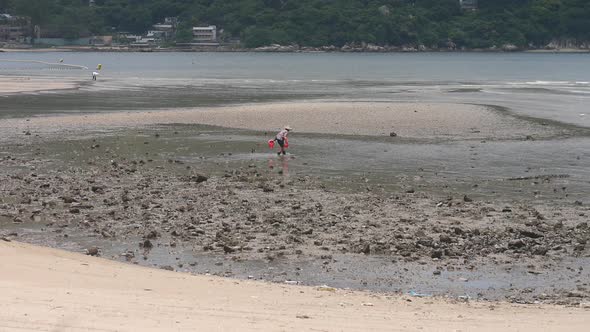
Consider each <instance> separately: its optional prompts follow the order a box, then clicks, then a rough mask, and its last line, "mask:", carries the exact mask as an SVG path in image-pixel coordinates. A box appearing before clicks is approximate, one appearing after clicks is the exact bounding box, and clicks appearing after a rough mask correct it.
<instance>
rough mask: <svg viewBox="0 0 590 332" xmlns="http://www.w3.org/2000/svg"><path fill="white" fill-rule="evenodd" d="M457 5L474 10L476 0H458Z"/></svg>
mask: <svg viewBox="0 0 590 332" xmlns="http://www.w3.org/2000/svg"><path fill="white" fill-rule="evenodd" d="M459 5H460V6H461V9H463V10H476V9H477V0H459Z"/></svg>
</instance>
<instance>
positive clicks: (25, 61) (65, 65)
mask: <svg viewBox="0 0 590 332" xmlns="http://www.w3.org/2000/svg"><path fill="white" fill-rule="evenodd" d="M0 62H16V63H38V64H42V65H46V66H50V67H52V66H57V67H62V68H63V67H65V68H69V69H80V70H82V69H88V67H86V66H80V65H72V64H68V63H52V62H45V61H39V60H4V59H0Z"/></svg>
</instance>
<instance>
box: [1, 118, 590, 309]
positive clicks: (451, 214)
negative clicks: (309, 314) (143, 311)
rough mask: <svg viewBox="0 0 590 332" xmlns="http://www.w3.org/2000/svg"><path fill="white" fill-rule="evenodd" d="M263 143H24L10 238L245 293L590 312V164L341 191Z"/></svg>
mask: <svg viewBox="0 0 590 332" xmlns="http://www.w3.org/2000/svg"><path fill="white" fill-rule="evenodd" d="M187 132H190V133H192V135H197V136H198V137H199V138H198V139H194V138H193V139H189V138H188V137H186V136H182V135H183V134H184V135H186V134H187ZM246 134H247V133H245V134H244V135H246ZM179 135H180V136H181V137H179V138H176V137H178V136H179ZM224 135H225V136H224ZM294 137H295V136H294ZM256 141H262V142H264V141H265V138H264V137H258V136H253V137H251V141H248V140H245V139H244V138H240V137H238V136H235V135H232V134H227V132H222V133H221V138H220V136H219V135H212V134H211V132H210V131H207V130H203V129H202V128H199V127H196V128H190V127H189V128H187V127H183V126H171V127H170V126H169V127H161V128H152V129H146V130H144V131H141V132H136V131H131V130H126V131H122V132H112V131H111V132H108V133H105V134H98V133H94V134H93V136H92V137H91V138H84V137H78V136H70V137H69V138H68V140H58V141H53V140H47V141H46V140H44V139H43V137H36V136H35V134H33V135H24V134H23V139H22V141H21V142H20V143H17V142H12V143H10V144H6V145H5V146H4V147H3V148H2V150H1V151H0V166H1V167H2V169H3V174H2V176H1V179H0V181H1V183H2V186H1V189H0V232H1V233H2V234H3V235H4V236H8V237H12V238H16V239H19V240H21V241H27V242H33V243H38V244H44V245H50V246H56V247H60V248H66V249H70V250H75V251H84V250H85V251H88V252H89V253H91V254H98V255H102V256H104V257H112V258H114V259H118V260H123V261H128V262H132V263H137V264H142V265H148V266H157V267H161V268H166V269H172V270H183V271H184V270H186V271H192V272H197V273H213V274H218V275H225V276H234V277H239V278H253V279H264V280H272V281H277V282H288V283H302V284H309V285H318V284H328V285H331V286H338V287H350V288H357V289H373V290H379V291H389V292H403V293H407V292H410V291H415V292H417V293H424V294H426V295H449V296H453V297H464V298H466V297H469V298H478V299H492V300H493V299H508V300H510V301H513V302H519V303H530V302H534V301H540V302H551V303H564V304H572V305H576V304H578V303H581V302H584V301H587V300H588V298H589V297H590V285H589V284H588V283H589V280H590V275H589V273H590V272H589V271H590V258H589V255H590V246H589V244H588V240H589V239H590V228H589V225H588V215H589V214H590V211H589V208H588V205H587V204H588V202H586V201H584V200H583V199H580V198H577V197H578V196H580V197H581V195H576V194H575V193H574V195H573V196H572V197H570V196H569V191H570V190H571V189H570V188H569V185H570V183H569V181H571V179H570V176H575V175H576V174H578V173H576V174H574V173H575V172H579V171H577V166H576V164H575V161H578V162H579V163H582V164H583V163H584V160H586V158H588V156H587V155H582V156H578V157H579V158H577V159H574V161H572V162H571V163H573V166H572V167H571V168H570V169H568V170H565V171H564V172H565V174H558V173H545V174H530V175H524V176H515V174H513V173H511V172H510V171H506V174H504V175H505V178H504V179H503V181H499V182H501V184H502V186H491V185H490V186H489V187H487V185H485V184H482V181H481V179H478V178H477V177H475V176H474V179H473V180H471V182H470V181H469V180H465V179H463V180H461V181H462V184H461V185H460V186H455V184H453V182H456V181H457V178H454V179H443V180H440V179H439V180H438V181H437V180H436V178H437V176H435V175H433V174H431V176H429V175H428V174H427V173H429V172H428V171H426V172H425V171H424V170H416V171H415V173H414V175H412V173H408V174H405V175H404V176H402V177H396V178H395V181H394V182H395V185H394V186H391V187H388V186H386V185H383V184H384V183H386V182H387V181H381V180H380V179H382V175H381V177H380V175H377V176H375V175H371V174H369V175H367V174H366V173H355V172H348V173H346V172H341V173H340V175H339V177H338V179H339V180H338V181H334V180H333V179H332V178H331V177H330V176H327V175H328V174H329V172H328V173H322V172H321V171H320V172H318V171H316V172H313V171H308V169H309V168H308V167H309V165H308V164H307V163H308V162H307V161H306V160H307V159H306V158H303V157H298V156H297V153H295V155H287V156H286V157H280V158H277V157H276V156H273V155H272V154H270V153H264V154H263V156H264V157H263V158H260V157H259V155H260V153H259V152H257V150H256V149H264V147H263V146H260V144H259V143H254V142H256ZM302 141H304V139H303V137H302ZM532 143H534V142H531V144H532ZM263 144H264V143H263ZM355 144H362V142H361V143H356V141H355V140H349V141H348V145H349V147H351V148H352V147H354V146H355ZM379 144H386V143H379ZM389 144H390V145H391V146H392V149H395V144H391V143H389ZM221 151H223V152H221ZM227 151H234V152H227ZM245 151H249V152H247V153H244V152H245ZM262 151H264V150H262ZM294 151H295V152H297V150H294ZM220 152H221V154H220ZM234 153H236V155H234ZM248 154H250V156H249V157H245V156H247V155H248ZM482 154H483V153H482ZM324 156H325V157H326V158H330V157H331V155H330V154H328V153H326V154H325V155H324ZM476 156H477V154H476ZM482 158H483V157H482ZM451 167H452V166H451ZM570 172H571V173H572V175H570V174H569V173H570ZM322 174H323V175H322ZM510 174H512V175H514V176H510ZM525 174H526V173H525ZM441 182H442V183H446V184H444V185H442V186H441ZM523 182H524V183H527V184H528V185H526V186H523V184H522V183H523ZM571 185H572V186H573V187H574V188H576V187H575V184H573V183H572V184H571ZM479 186H482V187H484V188H479ZM577 188H581V189H579V190H581V192H583V190H584V187H577ZM496 190H500V193H498V192H497V191H496ZM492 192H493V193H495V194H493V195H492V198H490V194H491V193H492ZM515 192H516V193H517V194H516V195H517V196H516V197H515V196H514V195H515ZM504 194H506V195H507V196H506V197H504V196H503V195H504ZM518 195H521V196H522V197H518ZM529 195H530V196H529Z"/></svg>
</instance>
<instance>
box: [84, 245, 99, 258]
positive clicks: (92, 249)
mask: <svg viewBox="0 0 590 332" xmlns="http://www.w3.org/2000/svg"><path fill="white" fill-rule="evenodd" d="M86 255H88V256H98V255H99V249H98V248H97V247H90V248H87V249H86Z"/></svg>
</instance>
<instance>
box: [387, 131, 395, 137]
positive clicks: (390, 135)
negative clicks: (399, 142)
mask: <svg viewBox="0 0 590 332" xmlns="http://www.w3.org/2000/svg"><path fill="white" fill-rule="evenodd" d="M389 137H397V133H395V132H393V131H392V132H390V133H389Z"/></svg>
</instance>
